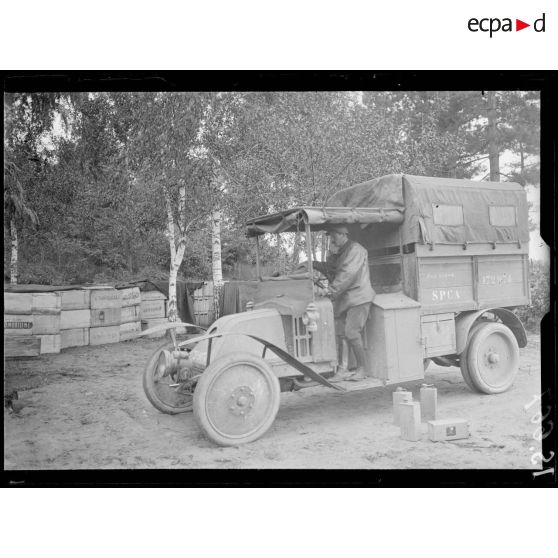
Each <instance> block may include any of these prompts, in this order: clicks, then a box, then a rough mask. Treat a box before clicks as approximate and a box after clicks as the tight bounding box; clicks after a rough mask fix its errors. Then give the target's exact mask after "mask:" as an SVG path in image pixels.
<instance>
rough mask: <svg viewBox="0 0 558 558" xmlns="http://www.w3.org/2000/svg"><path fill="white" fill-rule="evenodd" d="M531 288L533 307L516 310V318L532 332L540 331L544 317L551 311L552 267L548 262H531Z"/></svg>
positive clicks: (521, 307) (522, 307)
mask: <svg viewBox="0 0 558 558" xmlns="http://www.w3.org/2000/svg"><path fill="white" fill-rule="evenodd" d="M529 288H530V291H531V306H520V307H519V308H516V309H515V314H516V316H517V317H518V318H519V319H520V320H521V321H522V322H523V325H524V326H525V327H526V329H528V330H529V331H532V332H537V331H539V329H540V322H541V319H542V317H543V316H544V315H545V314H546V313H547V312H548V311H549V309H550V266H549V265H548V263H546V262H540V261H531V262H530V264H529Z"/></svg>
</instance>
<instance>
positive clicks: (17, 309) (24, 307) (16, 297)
mask: <svg viewBox="0 0 558 558" xmlns="http://www.w3.org/2000/svg"><path fill="white" fill-rule="evenodd" d="M32 304H33V293H8V292H6V291H4V313H6V314H31V307H32Z"/></svg>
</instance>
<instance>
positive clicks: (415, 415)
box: [399, 401, 422, 442]
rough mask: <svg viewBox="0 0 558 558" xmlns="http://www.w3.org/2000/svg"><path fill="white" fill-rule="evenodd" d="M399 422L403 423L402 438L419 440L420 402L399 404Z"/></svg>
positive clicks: (413, 440) (412, 440) (411, 440)
mask: <svg viewBox="0 0 558 558" xmlns="http://www.w3.org/2000/svg"><path fill="white" fill-rule="evenodd" d="M399 413H400V417H399V422H400V425H401V438H403V440H409V441H410V442H418V441H419V440H420V439H421V436H422V432H421V422H420V403H419V402H418V401H409V402H408V403H400V404H399Z"/></svg>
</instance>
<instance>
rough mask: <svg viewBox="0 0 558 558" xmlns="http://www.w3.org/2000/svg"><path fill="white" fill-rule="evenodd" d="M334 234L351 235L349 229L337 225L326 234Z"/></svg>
mask: <svg viewBox="0 0 558 558" xmlns="http://www.w3.org/2000/svg"><path fill="white" fill-rule="evenodd" d="M332 232H338V233H344V234H347V235H348V234H349V229H348V228H347V227H346V226H345V225H335V226H333V227H331V228H330V229H329V230H328V231H327V233H326V234H328V235H329V234H331V233H332Z"/></svg>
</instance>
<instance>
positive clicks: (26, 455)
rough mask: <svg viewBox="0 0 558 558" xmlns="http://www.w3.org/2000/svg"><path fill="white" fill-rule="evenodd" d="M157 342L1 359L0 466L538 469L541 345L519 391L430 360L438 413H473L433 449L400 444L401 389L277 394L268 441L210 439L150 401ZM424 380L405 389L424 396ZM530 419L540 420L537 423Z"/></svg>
mask: <svg viewBox="0 0 558 558" xmlns="http://www.w3.org/2000/svg"><path fill="white" fill-rule="evenodd" d="M161 343H162V341H161V340H148V339H143V340H135V341H129V342H126V343H120V344H116V345H105V346H97V347H94V346H90V347H80V348H77V347H76V348H72V349H67V350H65V351H64V352H62V353H60V354H58V355H43V356H42V357H41V358H40V359H39V360H25V361H22V360H19V361H8V362H6V363H5V393H9V392H10V391H11V390H12V389H17V390H18V392H19V396H20V400H21V401H22V402H23V403H24V404H25V406H24V407H23V409H22V410H21V411H20V412H19V413H17V414H15V413H9V412H8V410H6V409H5V410H4V468H5V469H84V468H87V469H120V468H127V469H129V468H143V469H149V468H212V469H220V468H225V469H231V468H258V469H269V468H272V469H281V468H293V469H295V468H304V469H306V468H320V469H321V468H330V469H339V468H357V469H408V468H411V469H422V468H440V469H445V468H459V469H468V468H472V469H499V468H506V469H509V468H517V469H532V468H534V467H533V465H531V462H530V458H531V456H532V455H533V453H534V452H535V451H540V443H538V442H536V441H535V440H534V438H533V433H534V432H535V430H536V429H537V423H535V424H534V423H532V422H531V419H532V418H533V417H534V415H535V413H536V412H537V411H538V410H540V406H539V405H538V404H534V405H533V406H532V407H530V408H529V410H528V411H526V410H525V409H524V405H527V404H528V403H529V402H530V401H531V400H532V398H533V395H535V394H539V393H540V341H539V337H538V336H535V335H531V336H530V337H529V344H528V346H527V347H525V348H524V349H522V350H521V365H520V366H521V368H520V371H519V374H518V376H517V379H516V382H515V384H514V386H513V387H512V389H511V390H510V391H508V392H506V393H504V394H501V395H493V396H488V395H478V394H474V393H472V392H471V391H469V389H468V388H467V386H466V385H465V383H464V382H463V379H462V377H461V373H460V371H459V369H457V368H440V367H438V366H434V365H431V366H430V368H429V369H428V371H427V374H426V382H428V383H431V384H434V385H435V386H436V387H437V388H438V409H439V418H450V417H452V418H466V419H468V420H470V422H471V436H470V437H469V438H468V439H466V440H459V441H458V440H456V441H453V442H437V443H434V442H431V441H429V440H428V438H427V434H426V432H427V428H426V424H424V425H423V437H422V440H421V441H419V442H408V441H404V440H401V439H400V437H399V428H398V427H396V426H394V425H393V424H392V403H391V402H392V396H391V393H392V391H393V390H394V387H386V388H374V389H369V390H366V391H361V392H353V393H349V394H341V393H339V392H334V391H333V390H329V389H326V388H321V387H318V388H308V389H306V390H302V391H299V392H294V393H283V394H281V407H280V409H279V413H278V415H277V418H276V420H275V423H274V424H273V426H272V427H271V429H270V430H269V431H268V432H267V434H266V435H265V436H264V437H263V438H261V439H259V440H257V441H256V442H253V443H251V444H247V445H244V446H240V447H229V448H220V447H217V446H215V445H213V444H212V443H211V442H209V441H208V440H206V439H205V438H204V436H203V435H202V433H201V431H200V430H199V428H198V426H197V424H196V422H195V419H194V417H193V414H192V413H186V414H181V415H174V416H171V415H165V414H162V413H160V412H159V411H157V410H156V409H155V408H153V407H152V406H151V404H150V403H149V402H148V401H147V399H146V397H145V396H144V394H143V390H142V385H141V373H142V370H143V367H144V365H145V363H146V362H147V359H148V357H149V356H150V354H151V353H152V352H153V351H154V350H155V349H156V348H157V347H158V346H160V344H161ZM421 383H422V382H421V381H415V382H408V383H407V384H403V386H404V387H406V388H407V389H409V390H412V391H413V395H414V397H415V399H417V400H418V390H419V388H420V384H421ZM534 420H535V419H534Z"/></svg>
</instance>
